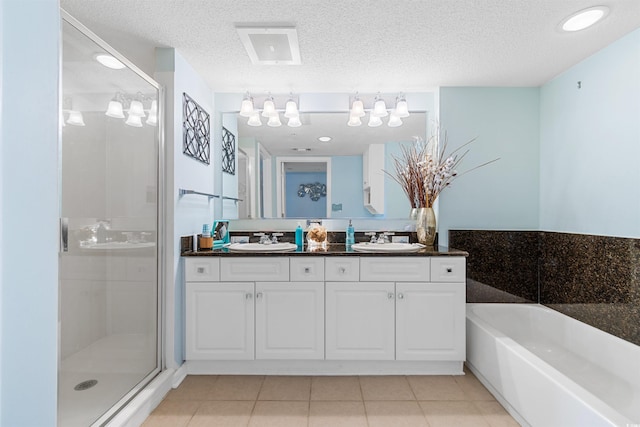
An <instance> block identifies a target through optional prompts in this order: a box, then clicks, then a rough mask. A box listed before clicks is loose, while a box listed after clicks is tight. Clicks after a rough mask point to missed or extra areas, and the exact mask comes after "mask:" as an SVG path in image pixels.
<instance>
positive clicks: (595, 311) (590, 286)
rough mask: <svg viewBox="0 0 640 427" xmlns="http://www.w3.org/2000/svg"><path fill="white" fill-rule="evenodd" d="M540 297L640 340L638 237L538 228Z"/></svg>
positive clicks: (582, 318) (550, 304) (592, 322)
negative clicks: (595, 234) (539, 240)
mask: <svg viewBox="0 0 640 427" xmlns="http://www.w3.org/2000/svg"><path fill="white" fill-rule="evenodd" d="M540 247H541V257H540V303H541V304H544V305H546V306H548V307H551V308H553V309H554V310H558V311H560V312H562V313H564V314H566V315H568V316H571V317H573V318H575V319H578V320H580V321H582V322H585V323H587V324H590V325H592V326H595V327H596V328H599V329H602V330H603V331H605V332H609V333H611V334H613V335H616V336H618V337H620V338H623V339H625V340H627V341H630V342H632V343H634V344H637V345H640V239H630V238H621V237H609V236H594V235H582V234H569V233H547V232H545V233H542V236H541V245H540Z"/></svg>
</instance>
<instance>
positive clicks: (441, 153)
mask: <svg viewBox="0 0 640 427" xmlns="http://www.w3.org/2000/svg"><path fill="white" fill-rule="evenodd" d="M475 140H476V138H474V139H472V140H471V141H469V142H467V143H465V144H463V145H461V146H460V147H458V148H457V149H455V150H454V151H452V152H451V154H448V155H447V154H446V152H447V145H448V142H449V141H448V137H447V133H446V131H445V132H443V133H441V132H440V131H439V129H437V131H436V133H435V134H434V136H432V137H431V138H430V139H429V141H428V142H425V141H424V140H422V139H417V140H416V142H415V143H414V144H412V145H410V146H406V145H403V146H401V150H402V151H401V155H400V156H399V157H396V156H393V163H394V168H395V174H391V173H389V172H387V171H384V172H385V173H386V174H387V175H389V176H390V177H391V178H392V179H393V180H394V181H396V182H397V183H398V184H400V187H402V190H403V191H404V192H405V194H406V195H407V197H408V198H409V202H410V203H411V207H412V208H431V207H433V203H434V202H435V201H436V199H437V198H438V196H439V195H440V193H441V192H442V191H443V190H444V189H445V188H447V187H448V186H450V185H451V183H452V182H453V181H454V180H455V179H456V178H458V177H460V176H462V175H464V174H466V173H469V172H471V171H473V170H475V169H478V168H481V167H483V166H486V165H488V164H490V163H493V162H495V161H497V160H499V158H498V159H494V160H491V161H489V162H486V163H483V164H481V165H479V166H476V167H474V168H472V169H469V170H467V171H465V172H463V173H458V172H457V167H458V166H459V165H460V163H461V162H462V159H464V157H465V156H466V155H467V153H469V149H468V148H467V149H465V147H467V146H468V145H469V144H471V143H473V142H474V141H475ZM463 149H465V150H464V151H462V150H463ZM461 151H462V152H461Z"/></svg>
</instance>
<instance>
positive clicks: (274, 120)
mask: <svg viewBox="0 0 640 427" xmlns="http://www.w3.org/2000/svg"><path fill="white" fill-rule="evenodd" d="M263 115H264V114H263ZM267 126H271V127H272V128H277V127H279V126H282V122H281V121H280V114H279V113H278V112H277V111H275V110H273V114H272V115H271V116H270V117H269V120H268V121H267Z"/></svg>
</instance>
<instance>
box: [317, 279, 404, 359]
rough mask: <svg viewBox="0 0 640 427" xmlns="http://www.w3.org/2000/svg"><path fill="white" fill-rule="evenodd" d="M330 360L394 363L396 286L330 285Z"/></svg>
mask: <svg viewBox="0 0 640 427" xmlns="http://www.w3.org/2000/svg"><path fill="white" fill-rule="evenodd" d="M325 289H326V313H327V315H326V325H327V332H326V343H327V347H326V357H327V359H333V360H393V359H394V356H395V342H394V340H395V321H394V320H395V307H394V305H395V290H394V284H393V283H371V282H327V284H326V286H325Z"/></svg>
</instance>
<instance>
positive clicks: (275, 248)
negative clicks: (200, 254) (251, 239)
mask: <svg viewBox="0 0 640 427" xmlns="http://www.w3.org/2000/svg"><path fill="white" fill-rule="evenodd" d="M295 249H296V245H294V244H293V243H271V244H268V245H265V244H262V243H232V244H230V245H229V250H231V251H238V252H287V251H293V250H295Z"/></svg>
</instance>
